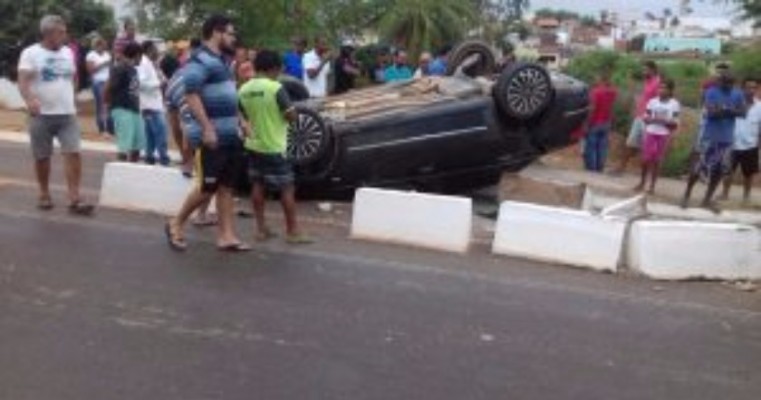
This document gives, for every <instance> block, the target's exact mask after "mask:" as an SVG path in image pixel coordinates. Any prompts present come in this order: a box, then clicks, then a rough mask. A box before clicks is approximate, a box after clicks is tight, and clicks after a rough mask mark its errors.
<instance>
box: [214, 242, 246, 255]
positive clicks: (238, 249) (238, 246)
mask: <svg viewBox="0 0 761 400" xmlns="http://www.w3.org/2000/svg"><path fill="white" fill-rule="evenodd" d="M217 250H219V251H222V252H226V253H247V252H249V251H252V250H254V248H253V247H251V246H249V245H247V244H243V243H233V244H227V245H224V246H217Z"/></svg>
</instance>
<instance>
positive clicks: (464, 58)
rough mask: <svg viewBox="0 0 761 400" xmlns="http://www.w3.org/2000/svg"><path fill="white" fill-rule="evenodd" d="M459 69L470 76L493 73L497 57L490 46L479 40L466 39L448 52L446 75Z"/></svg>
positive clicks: (452, 73)
mask: <svg viewBox="0 0 761 400" xmlns="http://www.w3.org/2000/svg"><path fill="white" fill-rule="evenodd" d="M460 69H462V73H464V74H465V75H467V76H469V77H471V78H475V77H477V76H488V75H492V74H494V72H495V71H496V70H497V59H496V57H495V56H494V51H493V50H492V48H491V46H489V45H488V44H486V43H484V42H482V41H480V40H467V41H464V42H462V43H460V44H458V45H457V46H456V47H455V48H454V49H452V52H451V53H449V62H448V63H447V75H449V76H452V75H455V74H456V73H457V71H458V70H460Z"/></svg>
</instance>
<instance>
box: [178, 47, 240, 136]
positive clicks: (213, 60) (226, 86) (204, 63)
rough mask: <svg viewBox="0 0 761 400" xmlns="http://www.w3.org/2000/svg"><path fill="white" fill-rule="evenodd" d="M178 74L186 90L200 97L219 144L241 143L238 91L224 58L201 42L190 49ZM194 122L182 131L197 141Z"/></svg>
mask: <svg viewBox="0 0 761 400" xmlns="http://www.w3.org/2000/svg"><path fill="white" fill-rule="evenodd" d="M180 75H181V77H180V78H178V79H181V81H182V83H183V84H184V89H185V94H186V95H187V94H198V95H199V96H200V97H201V102H202V103H203V106H204V109H205V110H206V115H207V116H208V117H209V120H210V121H211V123H212V125H214V129H215V130H216V131H217V136H218V141H219V144H220V145H237V144H240V138H239V136H238V94H237V91H236V88H235V80H234V79H233V74H232V72H231V71H230V67H229V66H228V65H227V63H226V62H225V60H224V58H222V56H221V55H219V54H216V53H214V52H212V51H211V50H209V48H207V47H206V46H203V47H201V48H200V49H199V50H198V51H196V52H194V53H193V55H192V56H191V58H190V60H189V61H188V63H187V64H186V65H185V66H184V67H183V69H182V72H180ZM193 122H194V124H193V123H191V124H190V125H191V126H189V127H188V126H186V132H185V134H186V135H187V136H188V138H189V139H190V140H191V141H200V139H201V127H200V126H199V124H198V122H196V121H193ZM192 125H195V126H192ZM187 128H190V129H187Z"/></svg>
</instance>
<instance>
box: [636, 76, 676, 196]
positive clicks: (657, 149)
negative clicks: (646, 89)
mask: <svg viewBox="0 0 761 400" xmlns="http://www.w3.org/2000/svg"><path fill="white" fill-rule="evenodd" d="M680 109H681V107H680V105H679V102H678V101H677V100H676V99H674V81H672V80H670V79H667V80H665V81H663V82H661V85H660V88H659V93H658V97H657V98H655V99H652V100H650V101H649V102H648V103H647V107H646V108H645V110H646V111H645V118H644V122H645V137H644V139H643V143H642V177H641V179H640V183H639V185H638V186H637V187H636V188H635V189H634V190H636V191H641V190H643V189H644V188H645V181H647V176H648V174H650V187H649V189H648V191H647V192H648V193H650V194H653V193H655V183H656V182H657V180H658V171H659V170H660V166H661V162H662V161H663V157H664V156H665V155H666V148H667V147H668V143H669V137H670V136H671V134H672V133H673V132H674V131H676V129H677V128H678V127H679V112H680Z"/></svg>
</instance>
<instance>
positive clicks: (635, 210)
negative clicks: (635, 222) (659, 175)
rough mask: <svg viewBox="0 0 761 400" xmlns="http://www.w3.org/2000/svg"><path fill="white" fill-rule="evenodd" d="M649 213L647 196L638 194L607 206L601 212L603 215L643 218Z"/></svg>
mask: <svg viewBox="0 0 761 400" xmlns="http://www.w3.org/2000/svg"><path fill="white" fill-rule="evenodd" d="M647 214H648V212H647V197H645V195H638V196H635V197H632V198H630V199H626V200H622V201H620V202H618V203H614V204H611V205H610V206H608V207H605V208H603V209H602V211H601V212H600V215H601V216H603V217H621V218H626V219H633V218H641V217H644V216H646V215H647Z"/></svg>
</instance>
